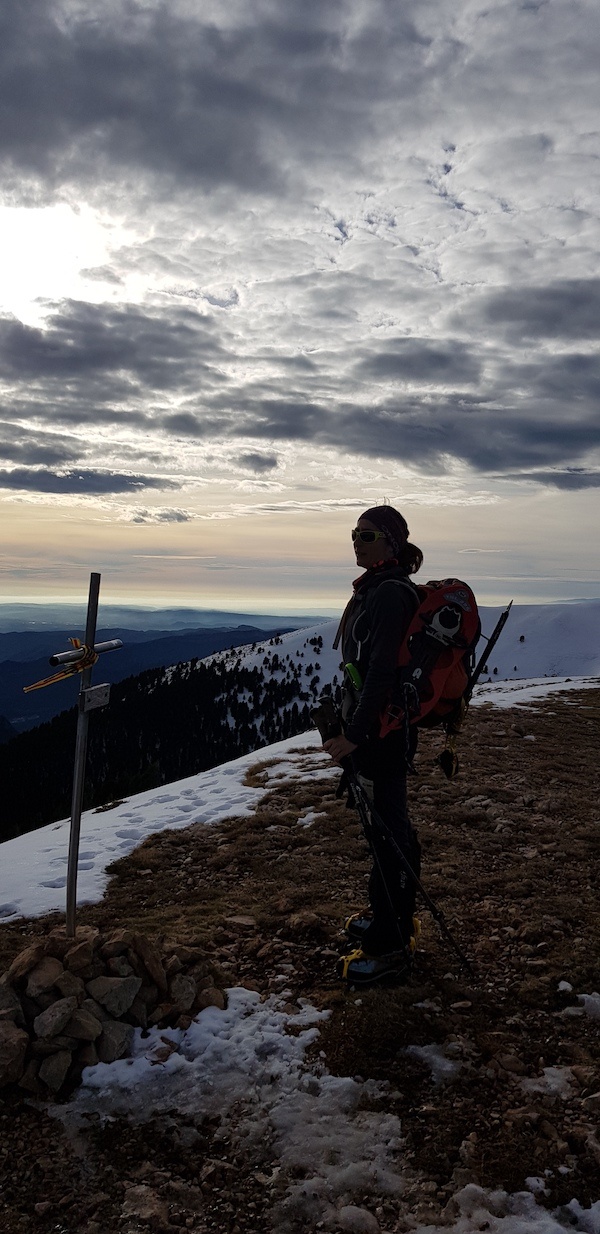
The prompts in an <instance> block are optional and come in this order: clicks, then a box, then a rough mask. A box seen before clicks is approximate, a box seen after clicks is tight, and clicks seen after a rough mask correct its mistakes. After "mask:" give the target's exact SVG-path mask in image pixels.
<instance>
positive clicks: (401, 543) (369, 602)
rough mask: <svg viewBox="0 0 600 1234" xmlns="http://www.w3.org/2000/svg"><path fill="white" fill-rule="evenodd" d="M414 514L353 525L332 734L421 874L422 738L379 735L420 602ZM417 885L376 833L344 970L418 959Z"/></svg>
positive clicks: (370, 970)
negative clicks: (414, 788) (415, 809)
mask: <svg viewBox="0 0 600 1234" xmlns="http://www.w3.org/2000/svg"><path fill="white" fill-rule="evenodd" d="M408 537H409V530H408V527H407V524H406V520H405V519H404V518H403V517H402V515H401V514H400V513H399V511H398V510H395V509H394V507H393V506H375V507H373V508H372V509H370V510H365V512H364V514H362V515H361V516H360V518H359V520H358V523H357V525H356V527H355V528H354V530H353V531H352V540H353V542H354V552H355V554H356V562H357V565H358V566H360V567H362V568H363V571H364V573H362V574H361V575H360V577H359V578H357V579H356V581H355V583H354V591H353V595H352V598H351V600H350V602H349V604H348V605H347V607H346V609H345V611H344V614H343V617H342V620H341V623H340V627H339V630H338V633H337V636H336V641H335V643H334V647H337V645H338V643H339V642H340V640H341V644H342V659H343V663H344V665H345V668H346V671H345V675H344V687H343V695H342V726H343V732H342V734H341V735H340V736H338V737H332V738H330V739H329V740H328V741H325V742H324V749H325V750H327V752H328V754H330V755H331V758H332V759H333V761H334V762H335V763H338V764H339V765H342V760H344V759H348V758H351V759H352V764H353V768H354V771H355V772H356V774H357V776H358V779H359V781H360V783H361V784H362V786H363V789H364V790H365V793H366V795H367V797H368V799H369V800H370V802H371V803H372V805H373V807H374V809H375V810H376V811H377V814H378V815H379V816H380V818H381V820H382V821H383V823H384V824H385V826H386V828H388V829H389V831H390V832H391V835H392V836H393V838H394V840H395V842H396V844H397V845H398V847H399V848H400V849H401V850H402V852H403V854H404V856H405V857H406V858H407V860H408V862H409V864H410V866H411V867H412V869H413V870H414V872H415V874H416V875H417V877H418V876H419V873H420V851H421V850H420V846H419V842H418V839H417V836H416V833H415V831H414V830H413V828H412V826H411V823H410V819H409V817H408V811H407V793H406V778H407V771H408V763H409V762H411V761H412V757H413V755H414V752H415V750H416V745H417V731H416V727H415V726H414V725H413V726H411V728H410V744H409V748H408V750H407V735H406V730H405V729H404V727H402V726H401V727H400V728H399V729H394V730H393V731H391V732H389V733H388V734H387V735H386V736H385V737H381V736H380V722H381V717H382V714H383V712H384V710H385V707H386V704H387V703H388V701H389V698H390V694H391V691H392V686H393V683H394V679H395V676H396V667H397V663H398V649H399V647H400V644H401V642H402V640H403V638H404V636H405V634H406V631H407V629H408V627H409V625H410V623H411V621H412V618H413V617H414V615H415V612H416V610H417V608H418V605H419V597H418V593H417V590H416V588H415V587H414V586H413V584H412V583H411V582H410V579H409V575H411V574H415V573H416V571H417V570H418V569H419V567H420V566H421V563H422V561H423V554H422V552H421V550H420V549H419V548H417V547H416V545H414V544H411V543H410V541H409V538H408ZM415 891H416V889H415V886H414V883H413V882H412V880H411V879H410V878H409V877H408V875H407V874H406V872H405V871H404V869H403V867H402V864H401V862H400V860H399V858H398V856H397V855H396V854H395V853H394V851H393V847H392V846H391V844H390V843H389V842H388V840H387V839H386V836H385V834H379V835H378V838H377V853H376V858H375V861H374V865H373V869H372V872H371V876H370V879H369V901H370V906H371V914H372V915H371V916H361V915H358V914H357V915H356V916H354V917H351V918H350V919H349V920H348V922H347V923H346V930H347V933H348V935H349V937H350V938H351V939H352V940H353V942H355V943H356V944H357V945H358V950H357V951H356V952H355V953H353V955H352V956H351V957H345V959H344V960H343V961H342V962H341V970H340V971H341V974H342V975H343V976H344V977H345V979H346V980H348V981H349V982H351V983H352V984H359V983H361V982H362V983H370V982H373V981H378V980H382V979H384V978H386V977H392V976H400V975H401V974H402V973H403V972H407V971H408V970H409V968H410V958H409V957H410V953H411V951H412V950H413V949H414V939H413V930H414V926H413V913H414V907H415Z"/></svg>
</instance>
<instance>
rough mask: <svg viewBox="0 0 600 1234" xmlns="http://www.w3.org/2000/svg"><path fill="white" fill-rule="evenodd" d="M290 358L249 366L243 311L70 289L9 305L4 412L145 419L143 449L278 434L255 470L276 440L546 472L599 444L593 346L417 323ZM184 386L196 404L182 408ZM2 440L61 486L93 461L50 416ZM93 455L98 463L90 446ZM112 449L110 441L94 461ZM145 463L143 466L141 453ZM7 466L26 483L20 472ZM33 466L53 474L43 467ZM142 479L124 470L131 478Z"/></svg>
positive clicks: (264, 358)
mask: <svg viewBox="0 0 600 1234" xmlns="http://www.w3.org/2000/svg"><path fill="white" fill-rule="evenodd" d="M240 358H241V359H242V360H243V359H244V357H243V356H242V357H240ZM285 359H286V354H285V350H284V349H281V350H280V351H279V352H278V353H277V354H275V349H269V351H268V352H267V354H265V353H264V352H263V353H262V355H261V356H260V361H259V362H258V361H257V362H256V364H255V363H254V357H252V360H253V364H252V365H251V366H250V367H251V368H252V369H255V370H256V371H257V373H260V376H255V377H251V378H246V377H242V378H240V377H239V376H238V374H239V372H240V371H242V372H244V371H246V370H247V365H246V363H245V362H244V363H242V366H241V370H240V367H239V366H238V357H237V355H236V347H235V338H234V334H233V327H232V326H231V324H230V321H229V319H228V318H227V317H225V316H223V315H221V314H219V319H218V325H217V324H216V322H215V320H214V319H212V318H207V317H204V316H202V315H201V314H199V313H198V312H197V311H196V310H195V309H191V308H187V307H183V308H182V307H180V306H177V307H171V308H169V310H166V311H165V310H162V311H161V312H159V311H158V310H156V309H148V310H146V311H144V310H143V309H141V308H139V307H138V306H131V305H124V306H121V307H116V306H113V305H90V304H85V303H79V302H66V303H65V304H63V305H61V306H59V307H57V308H56V309H55V310H54V312H53V313H52V315H51V316H50V318H49V319H48V321H47V323H46V325H45V326H44V327H43V328H42V327H33V326H26V325H23V324H22V323H20V322H19V321H17V320H16V319H14V318H7V317H4V318H0V362H1V363H2V368H3V371H4V374H5V378H7V379H8V380H7V397H6V400H5V408H4V417H5V419H6V420H8V419H9V418H10V410H9V408H10V407H11V401H12V413H13V416H14V417H15V419H16V418H17V417H18V419H19V421H20V422H21V424H22V423H23V422H24V421H26V420H27V421H29V422H32V421H33V420H34V419H35V420H36V421H37V422H38V423H46V424H48V423H51V424H52V425H53V426H56V425H58V424H61V423H62V424H64V425H65V426H69V425H70V424H77V425H82V424H83V425H90V426H93V427H94V428H99V427H100V426H101V425H110V424H115V425H119V426H120V427H121V428H123V427H126V426H130V427H133V428H134V429H140V430H143V431H144V432H143V436H142V435H140V456H141V455H142V451H143V450H146V449H147V445H148V433H157V432H163V433H165V434H166V435H167V436H168V437H169V438H171V439H173V440H177V441H178V442H185V441H186V440H190V441H199V442H202V441H208V440H210V439H219V438H221V439H225V440H227V439H228V440H240V439H250V440H253V441H255V442H256V444H257V446H260V445H261V444H262V443H264V444H265V449H264V450H263V449H257V450H253V449H252V447H248V448H247V449H246V450H245V451H244V452H243V453H241V454H240V456H239V460H238V461H239V462H240V464H241V465H242V466H246V467H249V468H250V469H251V470H253V471H254V472H255V473H260V472H263V473H266V472H267V471H269V470H271V469H272V468H273V467H274V466H276V463H277V458H276V454H275V453H274V447H275V446H276V444H277V442H291V441H299V442H304V443H311V444H313V445H314V446H315V447H316V446H327V447H331V448H334V449H336V450H341V451H343V452H345V453H347V454H355V455H367V456H370V457H375V458H377V457H381V458H389V459H397V460H399V461H401V462H402V461H403V462H409V463H411V464H412V465H415V466H416V467H418V468H421V469H422V470H424V471H427V472H430V473H433V472H435V471H436V470H438V471H439V470H440V469H442V470H443V469H445V468H447V466H448V460H449V459H458V460H461V461H462V462H465V463H467V464H468V465H470V466H471V467H473V468H475V469H476V470H480V471H487V472H489V471H493V472H495V473H498V472H506V473H507V474H514V473H516V472H517V471H518V470H519V469H520V470H522V471H523V472H535V473H536V474H539V475H541V474H542V473H546V472H548V473H551V472H552V474H554V472H553V469H556V468H558V470H559V471H561V472H562V471H564V469H565V468H577V467H579V466H581V465H582V463H584V462H585V460H586V455H587V452H588V451H590V450H591V449H593V448H595V447H598V446H600V421H599V418H598V414H597V407H598V395H599V393H600V359H599V358H598V357H596V356H595V355H591V354H586V353H581V354H580V353H578V352H575V351H570V352H562V353H560V352H559V353H554V354H552V355H547V354H546V353H545V352H544V351H541V350H540V351H539V352H533V351H532V350H531V349H529V351H528V354H527V356H526V358H524V354H523V352H521V351H519V352H516V353H515V358H513V359H511V358H510V357H508V356H507V354H506V348H505V347H504V346H503V347H502V348H501V349H499V348H498V347H495V346H494V345H493V344H492V343H491V342H487V343H486V347H485V349H481V350H480V352H479V353H477V351H476V347H475V344H474V343H471V344H470V345H468V346H467V345H466V344H464V343H461V342H458V341H456V340H455V339H444V338H443V337H440V338H438V339H437V340H434V339H433V338H431V337H428V338H421V339H420V338H417V337H414V338H413V337H411V338H401V339H396V340H393V341H392V342H386V343H385V345H384V346H382V347H381V349H380V350H378V351H377V352H372V353H371V354H365V348H364V347H363V349H362V351H359V352H358V355H357V357H356V359H355V363H354V364H349V363H348V360H347V357H346V352H345V349H344V347H343V346H339V347H337V348H335V347H332V346H330V347H329V348H328V349H327V350H323V351H322V352H313V354H312V355H311V358H310V364H309V366H307V367H302V366H301V367H299V368H297V369H296V370H292V369H291V368H286V366H285V365H284V375H283V376H282V371H281V364H282V361H284V360H285ZM292 372H293V378H292ZM357 378H359V379H360V380H359V381H358V380H357ZM422 386H423V387H425V386H426V387H427V389H420V387H422ZM449 387H452V389H449ZM14 389H20V391H21V393H20V394H15V393H14ZM173 399H179V400H182V402H183V407H181V408H180V409H179V410H175V409H173V402H172V400H173ZM4 438H5V440H6V442H7V450H8V453H6V454H5V459H6V462H8V463H10V462H13V463H15V464H32V465H35V464H36V463H37V464H41V463H42V462H45V463H46V464H47V465H48V466H50V467H54V468H59V472H58V473H57V474H58V479H56V480H55V481H51V480H50V481H49V483H55V484H56V485H58V487H57V488H50V489H48V490H47V491H84V490H85V485H84V482H83V481H75V480H74V479H73V477H75V476H76V474H79V473H75V472H74V471H71V472H70V473H69V475H70V476H71V481H70V482H71V483H76V488H75V489H67V488H66V487H65V486H66V485H68V483H69V480H68V479H66V478H65V475H62V474H60V467H61V465H63V466H67V467H68V465H69V464H70V463H72V462H74V460H75V458H79V459H82V453H81V452H83V451H86V450H87V444H86V442H85V440H83V441H82V444H81V446H79V443H77V442H75V441H74V440H71V441H69V439H68V437H66V438H65V441H63V440H62V438H61V437H60V436H59V435H58V434H53V435H52V434H47V435H44V434H43V433H38V432H37V430H36V432H34V431H33V430H32V431H31V433H30V434H29V436H28V435H27V434H26V433H25V430H24V429H22V428H21V427H19V426H18V425H15V427H14V429H13V431H12V435H10V434H8V433H5V434H4ZM269 447H270V448H269ZM95 448H96V450H98V445H97V444H96V447H95ZM36 451H37V452H38V453H37V454H36ZM74 451H75V453H73V452H74ZM85 459H86V463H87V464H88V466H91V465H92V459H91V456H90V455H89V453H85ZM99 460H100V461H104V459H103V456H99V455H98V453H96V455H95V456H94V459H93V462H94V463H95V462H97V461H99ZM133 466H134V469H135V470H138V471H142V470H145V465H144V462H143V461H142V459H141V457H140V461H139V462H138V463H137V465H136V464H135V462H134V464H133ZM7 474H8V475H12V477H13V480H12V481H9V483H10V484H11V485H12V486H13V487H14V483H15V477H16V473H15V472H12V473H8V472H5V475H7ZM29 474H30V475H31V476H32V477H33V481H34V487H40V486H41V485H42V478H41V472H35V473H29ZM85 474H87V475H88V476H91V475H92V474H95V473H92V472H91V471H90V472H88V473H85ZM103 474H104V473H103ZM569 475H570V478H569V480H568V485H569V486H570V487H577V486H579V487H585V486H586V484H587V483H588V481H587V480H586V475H585V473H584V472H577V471H572V472H570V473H569ZM540 482H543V481H540ZM548 483H553V484H554V480H548ZM566 484H567V482H565V486H566ZM77 485H79V486H80V487H79V488H78V487H77ZM132 486H133V483H132V482H131V481H130V480H128V479H127V478H125V481H124V489H123V490H122V491H129V490H130V489H131V487H132ZM85 491H88V490H85ZM89 491H93V490H92V489H90V490H89ZM96 491H104V490H103V489H102V486H101V487H100V489H99V490H96ZM111 491H120V490H119V489H118V488H115V487H113V488H112V490H111Z"/></svg>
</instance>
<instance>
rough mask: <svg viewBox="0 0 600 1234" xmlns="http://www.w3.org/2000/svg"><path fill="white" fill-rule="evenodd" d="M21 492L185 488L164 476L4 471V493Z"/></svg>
mask: <svg viewBox="0 0 600 1234" xmlns="http://www.w3.org/2000/svg"><path fill="white" fill-rule="evenodd" d="M3 488H7V489H19V490H25V491H28V492H34V493H79V494H81V493H89V494H95V495H98V494H101V493H135V492H141V491H142V490H143V489H146V488H156V489H172V488H181V485H180V484H179V483H178V482H177V481H175V480H166V479H163V478H161V477H160V476H134V475H127V474H125V473H123V472H113V471H83V470H76V471H61V472H56V471H54V472H53V471H45V470H44V471H36V470H33V469H32V470H29V469H28V468H25V467H15V468H14V470H13V471H7V470H5V469H0V489H3Z"/></svg>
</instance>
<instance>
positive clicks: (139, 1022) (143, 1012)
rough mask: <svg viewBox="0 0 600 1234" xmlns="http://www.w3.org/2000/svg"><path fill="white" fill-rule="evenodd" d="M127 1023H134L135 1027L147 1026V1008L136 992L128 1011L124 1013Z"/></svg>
mask: <svg viewBox="0 0 600 1234" xmlns="http://www.w3.org/2000/svg"><path fill="white" fill-rule="evenodd" d="M125 1014H126V1016H127V1021H128V1023H129V1024H134V1025H135V1027H136V1028H147V1027H148V1008H147V1006H146V1004H145V1003H144V1002H143V1001H142V999H141V998H140V996H139V994H136V996H135V998H134V1000H133V1002H132V1004H131V1007H130V1008H129V1011H127V1012H126V1013H125Z"/></svg>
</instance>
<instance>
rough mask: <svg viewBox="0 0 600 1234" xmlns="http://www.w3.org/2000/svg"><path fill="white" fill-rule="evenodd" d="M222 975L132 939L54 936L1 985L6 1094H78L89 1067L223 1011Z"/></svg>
mask: <svg viewBox="0 0 600 1234" xmlns="http://www.w3.org/2000/svg"><path fill="white" fill-rule="evenodd" d="M217 973H218V970H216V968H215V965H214V964H213V963H211V961H210V960H209V959H208V958H207V956H206V954H205V953H204V952H203V951H202V949H201V948H199V947H193V946H192V947H190V946H177V945H171V946H169V947H163V946H160V945H159V943H158V942H156V941H152V940H151V939H149V938H148V937H146V935H144V934H136V933H134V932H133V931H132V930H128V929H119V930H113V931H112V932H111V933H110V934H104V935H103V934H100V933H99V931H98V930H96V929H93V928H92V927H88V926H82V927H79V929H78V930H77V933H76V937H75V938H74V939H73V938H67V937H66V932H65V930H64V928H60V927H59V928H57V929H54V930H52V931H51V932H50V934H48V936H47V937H46V938H44V939H40V940H39V941H38V942H35V943H33V944H31V945H30V946H29V947H27V948H26V949H25V950H24V951H21V952H20V954H19V955H18V956H16V958H15V959H14V960H13V962H12V964H11V965H10V968H9V969H7V971H6V972H5V973H3V975H2V976H1V977H0V1087H2V1086H3V1085H5V1084H15V1083H16V1084H19V1085H20V1087H21V1088H24V1089H25V1090H26V1091H28V1092H31V1093H34V1094H35V1095H36V1096H45V1095H47V1094H48V1092H50V1093H53V1094H57V1093H59V1092H61V1091H64V1092H67V1091H71V1089H72V1088H74V1087H75V1086H76V1085H77V1084H78V1083H79V1081H80V1079H81V1073H82V1071H83V1068H84V1067H90V1066H93V1065H94V1064H95V1063H97V1062H103V1063H112V1062H114V1061H115V1059H117V1058H123V1057H125V1056H126V1055H127V1054H128V1053H129V1051H130V1047H131V1041H132V1037H133V1032H134V1028H136V1027H137V1028H141V1029H149V1028H152V1027H158V1028H164V1027H167V1026H176V1027H179V1028H188V1027H189V1025H190V1024H191V1022H192V1019H193V1017H194V1016H195V1015H197V1014H198V1012H200V1011H202V1010H203V1009H204V1008H206V1007H221V1008H223V1007H224V1006H225V996H224V994H223V992H222V990H220V989H219V988H218V987H217V986H216V985H215V979H216V978H217V979H218V977H217Z"/></svg>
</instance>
